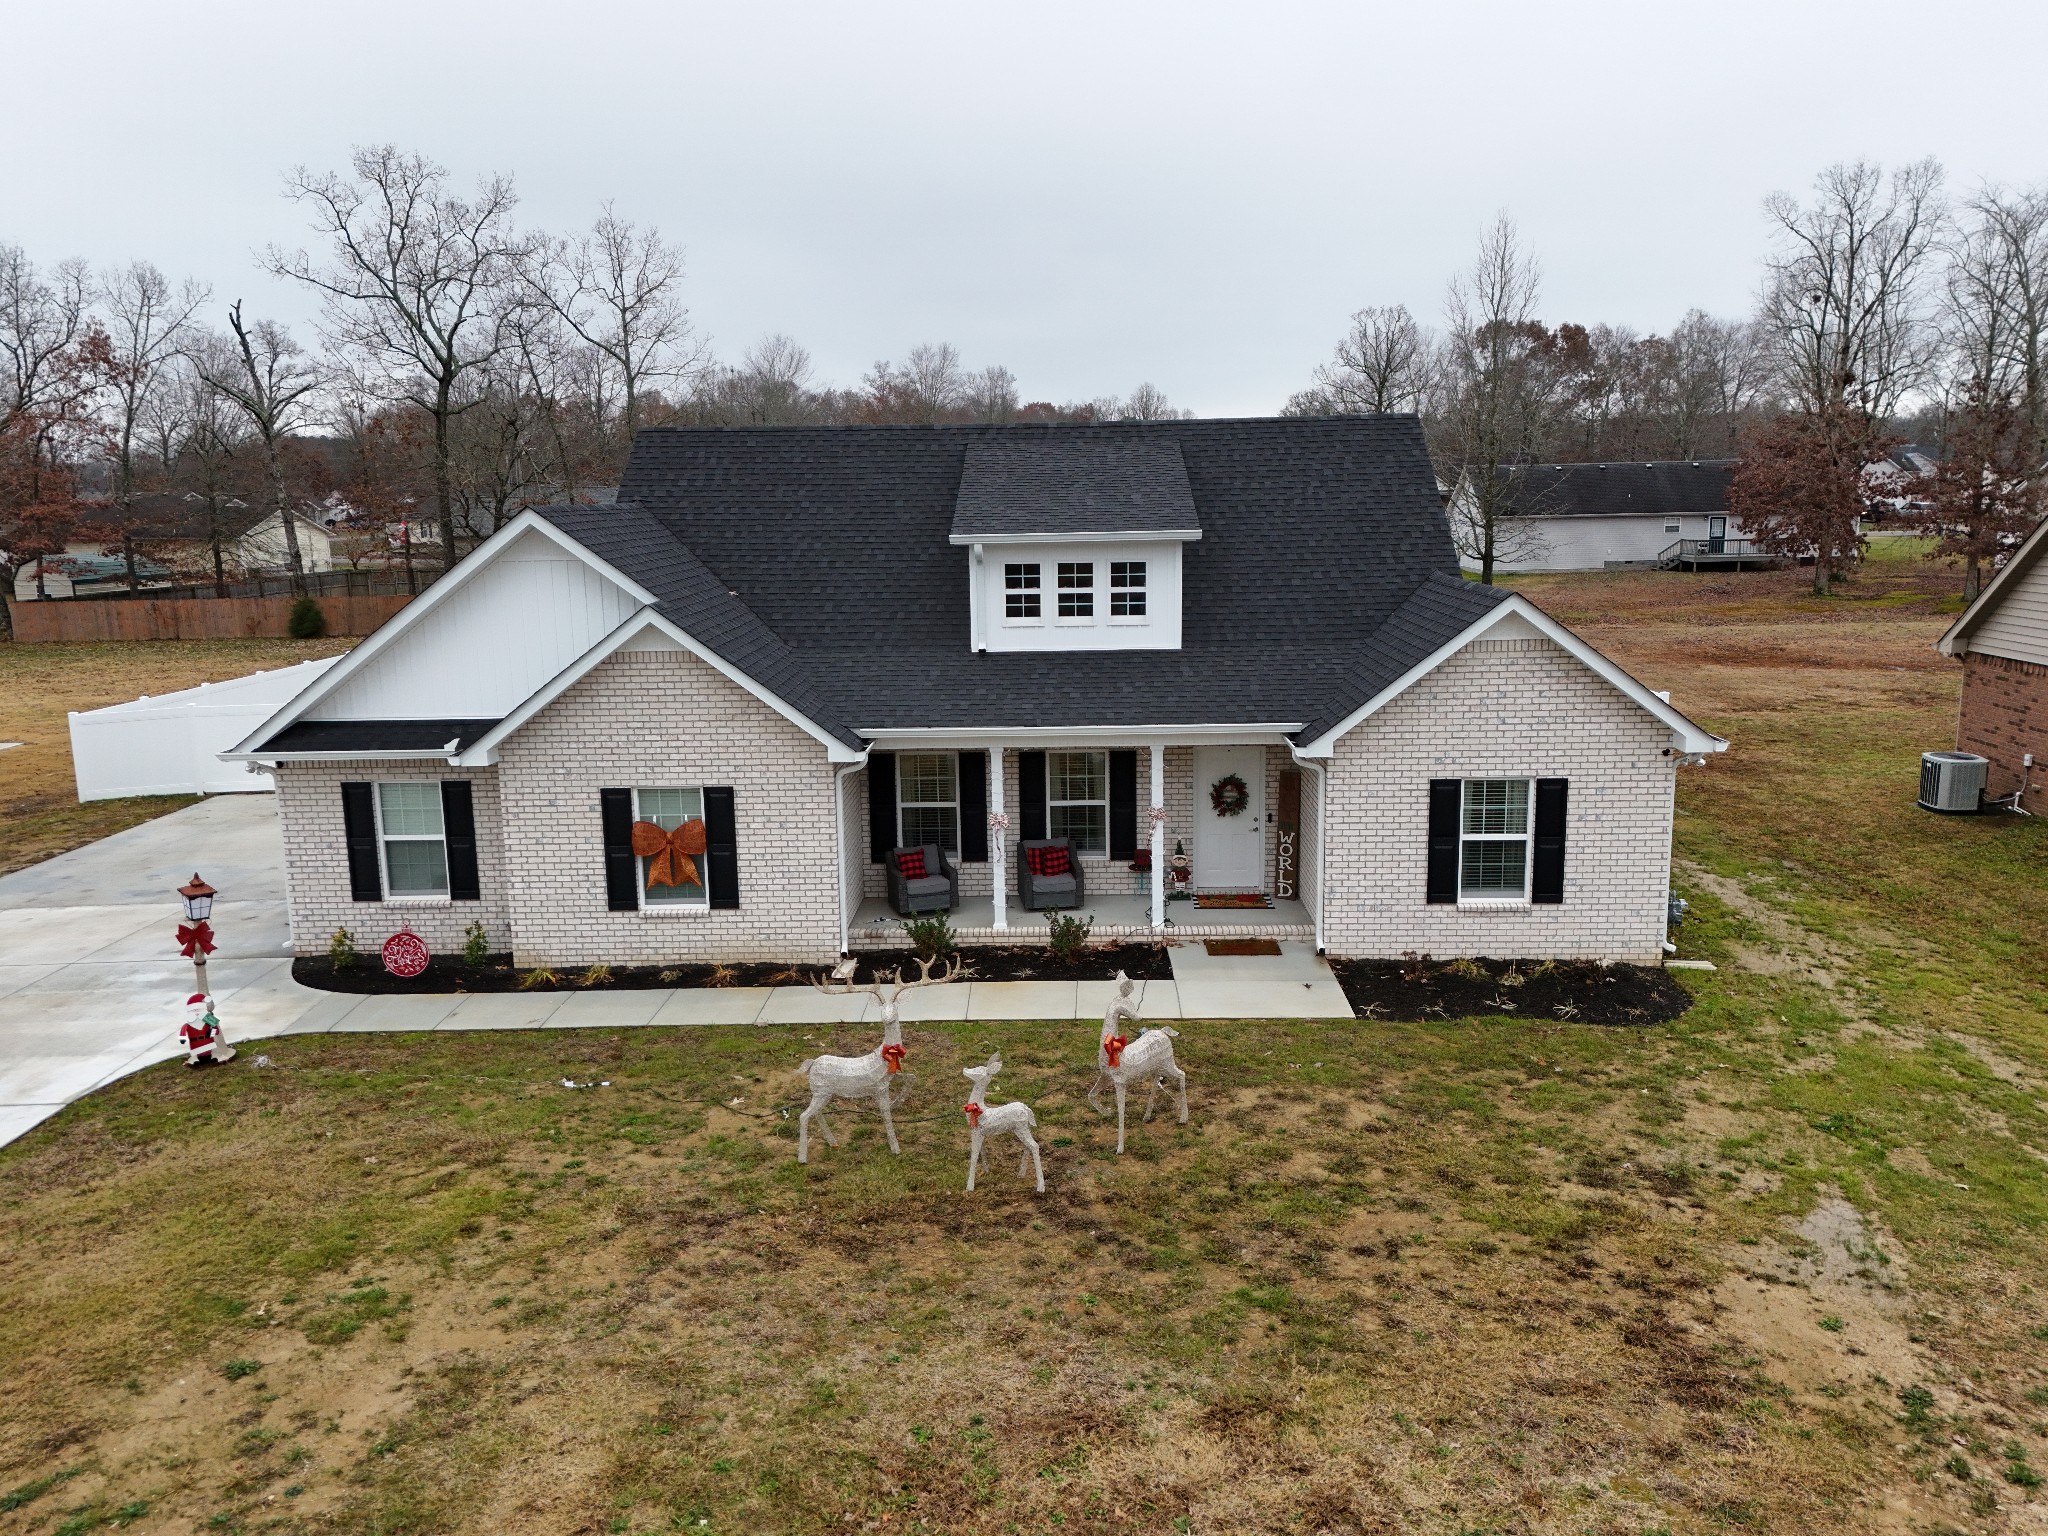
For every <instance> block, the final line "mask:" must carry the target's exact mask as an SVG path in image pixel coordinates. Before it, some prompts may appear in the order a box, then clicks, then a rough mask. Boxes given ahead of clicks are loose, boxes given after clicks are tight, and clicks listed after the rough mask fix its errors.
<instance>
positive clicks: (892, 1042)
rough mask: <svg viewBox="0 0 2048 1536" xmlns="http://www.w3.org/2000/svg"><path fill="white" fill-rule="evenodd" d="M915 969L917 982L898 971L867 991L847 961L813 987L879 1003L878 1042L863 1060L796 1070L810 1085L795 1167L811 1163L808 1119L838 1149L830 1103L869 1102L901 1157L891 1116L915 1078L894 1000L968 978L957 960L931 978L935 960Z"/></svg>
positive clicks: (841, 1059) (829, 1059)
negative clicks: (828, 1116)
mask: <svg viewBox="0 0 2048 1536" xmlns="http://www.w3.org/2000/svg"><path fill="white" fill-rule="evenodd" d="M917 964H918V977H917V980H915V981H905V980H904V979H903V970H902V968H901V967H900V966H899V967H898V968H897V969H896V970H895V971H894V972H893V973H892V974H891V976H890V978H889V980H888V981H886V982H884V981H883V980H881V978H879V977H877V978H876V979H875V980H874V981H871V982H869V983H868V985H866V986H865V987H857V986H855V985H854V983H853V977H854V970H855V962H853V961H850V960H849V961H847V962H845V963H844V964H842V965H841V966H840V967H839V968H838V969H837V970H835V971H833V973H832V975H831V977H830V978H829V979H824V980H815V979H814V980H813V981H812V982H811V985H812V986H814V987H816V988H817V989H818V990H819V991H820V992H823V993H825V994H826V995H827V996H829V997H852V996H854V995H856V994H858V993H861V992H865V993H867V994H868V995H869V996H870V997H872V998H873V999H874V1000H875V1001H876V1002H878V1003H880V1004H881V1005H882V1043H881V1044H880V1045H878V1046H876V1047H875V1048H874V1049H873V1050H872V1051H869V1052H868V1053H867V1054H866V1055H865V1056H813V1057H812V1058H811V1059H810V1060H809V1061H806V1062H803V1063H800V1064H799V1065H798V1067H797V1071H798V1072H800V1073H802V1074H803V1075H804V1076H805V1077H806V1078H808V1079H809V1080H810V1084H811V1102H810V1104H809V1106H808V1107H807V1108H806V1109H805V1110H804V1112H803V1113H802V1114H801V1115H799V1116H797V1122H796V1160H797V1161H798V1162H800V1163H808V1162H809V1161H810V1160H811V1121H812V1120H816V1121H817V1122H818V1130H819V1132H820V1133H821V1134H822V1135H823V1136H824V1138H825V1145H826V1146H828V1147H836V1146H838V1145H839V1138H838V1137H837V1136H834V1135H833V1134H832V1127H831V1125H830V1123H829V1122H827V1120H826V1119H825V1110H826V1109H827V1108H828V1107H829V1106H830V1105H831V1103H832V1101H833V1100H834V1099H872V1100H873V1101H874V1104H875V1107H876V1108H877V1109H879V1110H880V1111H881V1112H882V1130H883V1131H884V1132H885V1133H886V1134H887V1135H888V1138H889V1150H890V1151H891V1152H895V1153H899V1154H900V1153H901V1152H902V1150H903V1149H902V1148H901V1147H899V1146H898V1145H897V1144H896V1120H895V1117H894V1115H893V1113H892V1111H893V1110H894V1109H895V1107H896V1106H897V1105H898V1104H901V1103H902V1102H903V1099H904V1096H905V1095H906V1094H908V1093H909V1092H910V1085H911V1083H912V1082H914V1081H915V1079H914V1078H912V1076H911V1075H910V1074H909V1073H908V1072H904V1071H903V1070H902V1068H903V1057H904V1054H905V1053H904V1049H903V1025H902V1023H901V1022H900V1021H899V1020H898V1019H897V1017H896V1000H897V999H898V998H900V997H901V996H903V994H904V993H906V992H909V991H912V990H914V989H915V988H918V987H936V986H942V985H944V984H945V983H946V982H949V981H957V980H959V979H960V978H961V977H962V976H965V975H967V974H968V970H967V967H966V966H965V965H964V964H963V963H961V961H960V960H959V959H958V958H957V957H956V958H955V959H954V960H953V962H952V963H951V964H949V965H948V966H947V967H946V968H945V969H944V970H943V971H941V972H940V973H939V974H938V975H936V976H934V975H933V974H932V965H933V961H931V960H920V961H918V963H917ZM885 989H886V990H885ZM892 1079H893V1081H892Z"/></svg>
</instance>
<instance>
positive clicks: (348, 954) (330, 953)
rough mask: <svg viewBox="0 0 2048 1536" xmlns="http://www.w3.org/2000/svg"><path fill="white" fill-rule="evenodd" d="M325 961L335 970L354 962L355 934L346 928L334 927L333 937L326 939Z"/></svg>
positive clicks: (347, 966)
mask: <svg viewBox="0 0 2048 1536" xmlns="http://www.w3.org/2000/svg"><path fill="white" fill-rule="evenodd" d="M327 963H328V964H329V965H331V966H333V967H334V968H335V969H336V970H337V971H345V970H347V969H348V968H349V967H350V966H352V965H354V964H355V963H356V936H355V935H354V934H352V933H350V932H349V931H348V930H347V929H346V928H337V929H335V930H334V937H333V938H331V939H329V940H328V941H327Z"/></svg>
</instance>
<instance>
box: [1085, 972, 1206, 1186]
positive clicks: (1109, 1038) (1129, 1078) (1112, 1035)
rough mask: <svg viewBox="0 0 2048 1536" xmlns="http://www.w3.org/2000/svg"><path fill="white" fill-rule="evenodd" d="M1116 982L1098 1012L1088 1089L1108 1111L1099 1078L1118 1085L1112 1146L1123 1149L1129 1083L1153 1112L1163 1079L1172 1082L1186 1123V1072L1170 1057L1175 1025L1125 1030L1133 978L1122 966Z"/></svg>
mask: <svg viewBox="0 0 2048 1536" xmlns="http://www.w3.org/2000/svg"><path fill="white" fill-rule="evenodd" d="M1116 979H1117V982H1118V986H1117V989H1116V996H1115V997H1113V998H1111V999H1110V1000H1109V1008H1108V1009H1107V1011H1105V1012H1104V1013H1103V1015H1102V1043H1101V1046H1100V1048H1099V1049H1098V1050H1097V1051H1096V1055H1095V1068H1096V1070H1095V1081H1094V1083H1092V1084H1091V1085H1090V1086H1089V1089H1088V1102H1089V1103H1090V1104H1093V1105H1094V1106H1095V1108H1096V1112H1097V1113H1099V1114H1104V1115H1106V1114H1108V1113H1109V1111H1108V1110H1107V1109H1106V1108H1104V1107H1103V1103H1102V1083H1103V1079H1105V1078H1107V1079H1108V1080H1109V1081H1110V1082H1112V1083H1114V1084H1115V1085H1116V1149H1117V1151H1118V1152H1119V1153H1121V1152H1122V1151H1123V1149H1124V1094H1125V1091H1126V1090H1127V1089H1128V1088H1129V1087H1130V1085H1131V1084H1133V1083H1143V1084H1144V1085H1145V1118H1146V1120H1148V1121H1149V1120H1150V1119H1151V1118H1152V1106H1153V1104H1154V1103H1155V1102H1156V1101H1157V1099H1158V1097H1159V1089H1160V1087H1161V1085H1162V1084H1165V1083H1169V1082H1170V1083H1172V1084H1173V1091H1174V1096H1175V1099H1176V1102H1177V1107H1178V1109H1179V1112H1180V1123H1181V1124H1182V1125H1186V1124H1187V1123H1188V1076H1187V1074H1186V1073H1185V1072H1183V1071H1181V1069H1180V1063H1179V1062H1177V1061H1175V1060H1174V1059H1173V1042H1174V1041H1176V1040H1178V1039H1179V1038H1180V1032H1179V1031H1178V1030H1172V1029H1168V1028H1166V1027H1165V1026H1164V1025H1159V1026H1157V1027H1154V1026H1152V1025H1149V1024H1148V1025H1147V1026H1146V1027H1145V1031H1144V1033H1143V1034H1141V1035H1139V1036H1138V1038H1137V1039H1135V1040H1133V1039H1131V1038H1130V1037H1129V1036H1128V1035H1126V1034H1125V1033H1124V1032H1123V1028H1122V1026H1123V1025H1124V1024H1126V1023H1136V1022H1137V1018H1138V1009H1137V1005H1136V1004H1135V1003H1133V1002H1132V1001H1131V979H1130V977H1128V976H1126V975H1125V974H1124V973H1123V972H1122V971H1118V972H1117V973H1116Z"/></svg>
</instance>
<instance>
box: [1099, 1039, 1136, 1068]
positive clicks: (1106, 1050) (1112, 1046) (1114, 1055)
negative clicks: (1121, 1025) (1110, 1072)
mask: <svg viewBox="0 0 2048 1536" xmlns="http://www.w3.org/2000/svg"><path fill="white" fill-rule="evenodd" d="M1130 1043H1131V1042H1130V1041H1129V1040H1127V1039H1126V1038H1124V1036H1122V1035H1111V1036H1110V1037H1109V1038H1108V1039H1107V1040H1105V1041H1103V1042H1102V1051H1103V1054H1104V1055H1106V1056H1107V1057H1109V1064H1110V1065H1111V1066H1112V1067H1113V1066H1115V1065H1116V1064H1117V1063H1118V1062H1119V1061H1121V1060H1123V1055H1124V1047H1125V1046H1127V1045H1129V1044H1130Z"/></svg>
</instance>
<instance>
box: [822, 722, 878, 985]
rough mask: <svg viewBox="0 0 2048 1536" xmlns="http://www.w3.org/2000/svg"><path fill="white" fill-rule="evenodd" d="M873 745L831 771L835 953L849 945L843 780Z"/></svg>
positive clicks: (848, 948)
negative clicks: (836, 880)
mask: <svg viewBox="0 0 2048 1536" xmlns="http://www.w3.org/2000/svg"><path fill="white" fill-rule="evenodd" d="M872 751H874V748H873V747H862V748H861V749H860V757H859V758H858V759H857V760H855V761H854V762H851V763H847V764H845V765H844V766H843V767H841V768H839V769H838V770H836V771H835V772H834V773H833V775H832V830H833V833H834V837H833V843H834V847H835V853H834V856H833V859H832V867H833V870H834V872H835V873H836V874H837V875H838V877H839V893H838V894H839V953H840V954H842V955H844V954H847V953H848V952H850V951H851V950H852V948H853V910H852V908H850V907H849V906H847V904H846V781H847V780H848V779H850V778H852V777H853V775H854V774H856V773H858V772H860V771H861V770H862V769H863V768H865V767H867V765H868V754H869V753H870V752H872Z"/></svg>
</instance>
